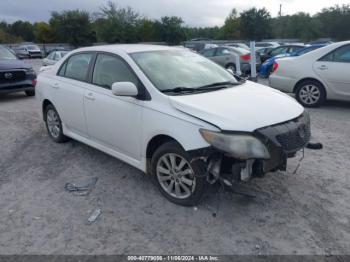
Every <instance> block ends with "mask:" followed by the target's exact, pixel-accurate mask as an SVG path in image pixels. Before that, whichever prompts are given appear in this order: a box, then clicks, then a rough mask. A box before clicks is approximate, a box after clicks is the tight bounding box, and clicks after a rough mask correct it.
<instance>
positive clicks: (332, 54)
mask: <svg viewBox="0 0 350 262" xmlns="http://www.w3.org/2000/svg"><path fill="white" fill-rule="evenodd" d="M343 47H350V44H346V45H342V46H339V47H337V48H336V49H333V50H332V51H330V52H328V53H327V54H325V55H324V56H322V57H321V58H319V59H318V60H317V61H320V62H332V63H349V62H340V61H335V60H334V53H335V52H336V51H337V50H339V49H340V48H343ZM327 56H331V58H332V59H331V60H323V59H325V58H326V57H327Z"/></svg>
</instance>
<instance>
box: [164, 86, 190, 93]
mask: <svg viewBox="0 0 350 262" xmlns="http://www.w3.org/2000/svg"><path fill="white" fill-rule="evenodd" d="M195 91H196V88H190V87H183V86H178V87H174V88H170V89H164V90H161V92H162V93H182V92H195Z"/></svg>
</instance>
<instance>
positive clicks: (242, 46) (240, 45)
mask: <svg viewBox="0 0 350 262" xmlns="http://www.w3.org/2000/svg"><path fill="white" fill-rule="evenodd" d="M224 46H231V47H239V48H243V49H247V50H250V48H249V46H248V45H246V44H245V43H228V44H225V45H224Z"/></svg>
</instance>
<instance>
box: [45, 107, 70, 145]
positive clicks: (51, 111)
mask: <svg viewBox="0 0 350 262" xmlns="http://www.w3.org/2000/svg"><path fill="white" fill-rule="evenodd" d="M45 124H46V128H47V131H48V133H49V135H50V137H51V138H52V140H53V141H55V142H56V143H64V142H66V141H68V137H66V136H65V135H64V134H63V128H62V122H61V118H60V116H59V115H58V113H57V110H56V108H55V107H54V106H53V105H51V104H50V105H48V106H47V107H46V108H45Z"/></svg>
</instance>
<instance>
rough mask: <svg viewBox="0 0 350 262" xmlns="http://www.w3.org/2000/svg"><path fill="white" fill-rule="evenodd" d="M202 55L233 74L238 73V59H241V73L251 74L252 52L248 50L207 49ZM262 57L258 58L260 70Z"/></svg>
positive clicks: (222, 47) (236, 48)
mask: <svg viewBox="0 0 350 262" xmlns="http://www.w3.org/2000/svg"><path fill="white" fill-rule="evenodd" d="M201 54H202V55H203V56H205V57H207V58H209V59H210V60H212V61H214V62H216V63H218V64H219V65H221V66H223V67H224V68H226V69H230V70H232V71H233V72H236V70H237V66H236V57H237V56H238V57H239V60H240V66H241V72H242V73H243V74H249V73H250V69H251V66H250V61H251V56H250V51H249V50H247V49H243V48H239V47H224V46H221V47H217V48H211V49H206V50H203V51H202V52H201ZM260 64H261V63H260V56H259V55H257V56H256V66H257V69H258V70H259V68H260Z"/></svg>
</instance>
